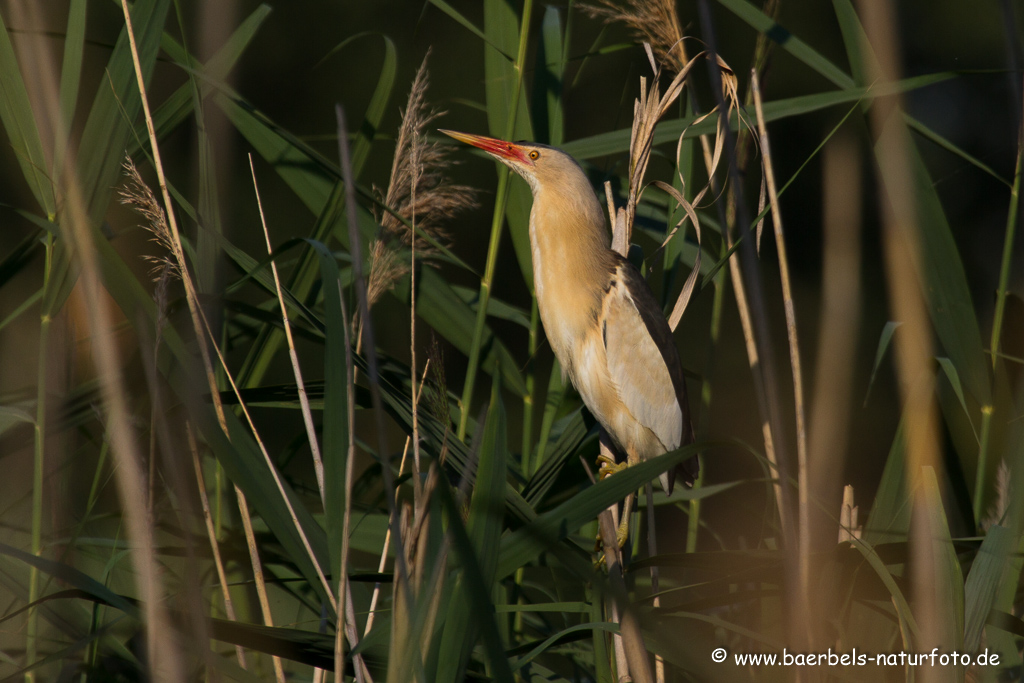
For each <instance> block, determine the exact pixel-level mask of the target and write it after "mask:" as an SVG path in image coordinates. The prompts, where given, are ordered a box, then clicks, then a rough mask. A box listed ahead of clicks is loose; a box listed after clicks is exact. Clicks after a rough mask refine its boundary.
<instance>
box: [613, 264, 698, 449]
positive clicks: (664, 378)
mask: <svg viewBox="0 0 1024 683" xmlns="http://www.w3.org/2000/svg"><path fill="white" fill-rule="evenodd" d="M631 268H632V266H630V265H629V264H627V263H623V264H622V265H620V267H619V268H618V269H617V271H618V272H617V274H616V277H615V278H614V282H615V284H614V285H613V286H612V287H610V289H609V291H608V293H607V295H606V297H605V301H604V309H605V310H604V321H605V328H604V330H603V333H604V342H605V353H606V354H607V358H608V372H609V373H610V375H611V378H612V381H614V382H615V383H616V385H618V388H619V394H620V397H621V399H622V401H623V403H625V405H626V407H627V408H628V409H629V411H630V412H631V413H632V414H633V417H634V418H636V419H637V420H638V421H639V422H640V423H641V424H642V425H644V426H645V427H647V428H648V429H650V430H651V431H652V432H654V434H655V436H657V437H658V440H659V441H661V443H662V445H664V446H665V448H666V449H668V450H672V449H675V448H678V447H679V445H680V443H681V441H682V436H683V434H682V433H683V413H682V408H681V407H680V405H679V400H678V398H677V391H676V386H675V383H674V382H673V378H672V376H671V374H670V373H669V368H668V365H667V364H666V361H665V358H664V355H663V353H662V350H661V349H660V348H659V347H658V344H657V343H656V342H655V338H654V337H652V332H651V330H650V329H649V324H648V322H647V321H645V318H650V317H651V316H642V315H641V313H640V310H638V305H639V306H647V307H648V308H649V307H651V306H653V307H654V310H655V312H656V313H657V315H659V316H661V322H664V327H665V329H664V330H656V331H655V334H656V336H657V337H658V338H659V339H660V340H661V341H662V343H664V341H665V340H664V339H663V338H664V337H665V334H659V333H662V332H664V333H668V335H669V336H668V342H669V343H671V332H670V331H669V329H668V323H667V322H665V321H664V316H663V314H662V313H661V311H660V310H659V309H658V308H657V304H656V303H655V301H654V298H653V295H652V294H651V293H650V290H648V289H646V287H647V285H646V283H645V282H644V281H643V279H642V277H641V276H640V274H639V273H635V272H634V273H629V272H627V269H631ZM641 286H642V287H643V288H644V289H642V290H641V289H640V287H641ZM645 299H650V301H646V300H645ZM637 300H639V301H637ZM672 353H673V356H674V357H675V353H674V349H673V351H672ZM676 364H677V365H678V361H677V363H676Z"/></svg>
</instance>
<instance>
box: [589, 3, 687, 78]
mask: <svg viewBox="0 0 1024 683" xmlns="http://www.w3.org/2000/svg"><path fill="white" fill-rule="evenodd" d="M599 3H600V4H598V5H583V10H584V11H585V12H586V13H587V14H589V15H590V16H591V18H597V17H601V18H602V19H604V21H605V23H606V24H610V23H612V22H616V21H621V22H622V23H623V24H625V25H626V26H628V27H629V28H630V29H632V31H633V36H634V37H635V38H637V39H638V40H640V41H645V42H648V43H650V44H651V49H653V50H654V54H655V55H656V56H657V58H658V61H659V62H661V63H662V64H664V65H665V66H666V67H668V68H669V69H672V70H673V71H679V70H681V69H682V68H683V67H684V66H686V64H687V62H688V61H689V59H687V56H686V49H685V47H684V45H683V38H684V37H685V36H684V35H683V30H682V26H681V25H680V23H679V14H678V12H676V2H675V0H626V4H624V5H620V4H618V3H616V2H614V0H599Z"/></svg>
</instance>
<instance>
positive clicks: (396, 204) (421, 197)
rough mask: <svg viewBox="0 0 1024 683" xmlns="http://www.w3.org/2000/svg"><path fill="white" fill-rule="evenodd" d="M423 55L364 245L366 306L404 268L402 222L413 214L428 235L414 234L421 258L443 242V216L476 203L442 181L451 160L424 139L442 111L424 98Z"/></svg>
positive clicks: (468, 192) (407, 237)
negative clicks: (373, 228)
mask: <svg viewBox="0 0 1024 683" xmlns="http://www.w3.org/2000/svg"><path fill="white" fill-rule="evenodd" d="M429 58H430V52H429V51H428V52H427V55H426V56H425V57H424V58H423V63H422V64H421V65H420V68H419V71H417V72H416V78H415V79H413V82H412V89H411V91H410V92H409V101H408V103H407V104H406V107H405V111H404V112H403V113H402V125H401V127H400V128H399V130H398V138H397V140H396V141H395V156H394V160H393V161H392V164H391V180H390V182H389V183H388V189H387V192H386V193H385V192H381V193H380V194H381V195H382V196H383V199H382V201H381V204H382V209H383V214H382V215H381V217H380V229H379V230H378V233H377V238H376V239H375V240H374V243H373V246H372V247H371V248H370V276H369V284H368V288H367V297H368V303H369V305H370V306H372V305H373V304H374V303H375V302H376V301H377V300H378V299H379V298H380V297H381V295H382V294H384V292H386V291H388V290H389V289H391V286H392V285H393V284H394V283H395V281H396V280H398V278H400V277H402V276H403V275H404V274H405V273H407V272H408V270H409V266H408V265H407V264H406V263H405V259H399V258H398V257H397V251H398V249H399V248H400V247H401V246H409V245H411V244H412V240H413V232H412V229H411V228H410V227H409V224H408V221H409V220H410V218H411V217H412V216H413V215H415V216H416V227H417V229H418V230H419V231H420V232H421V233H422V234H424V235H427V236H429V238H430V239H429V240H428V239H426V238H425V237H423V236H417V237H416V238H415V239H416V251H417V252H418V253H419V254H420V256H421V257H429V256H430V255H431V254H432V253H434V251H435V249H434V246H433V244H431V242H432V241H433V242H434V243H447V242H448V241H449V237H448V234H447V233H446V232H445V231H444V228H443V225H444V223H445V221H447V220H448V219H450V218H451V217H453V216H454V215H455V214H457V213H458V212H459V211H462V210H464V209H468V208H471V207H473V206H475V205H476V201H475V199H474V193H475V191H474V190H473V189H472V188H470V187H467V186H464V185H454V184H452V183H450V182H449V181H448V178H447V177H446V176H445V174H444V171H445V170H446V169H447V168H448V167H449V166H450V165H451V164H452V162H451V161H450V160H449V159H448V158H447V150H446V147H445V146H443V145H438V144H436V143H433V142H427V138H426V135H425V134H424V133H425V130H426V128H427V126H429V125H430V124H431V123H432V122H433V121H435V120H436V119H437V118H438V117H440V116H442V115H443V114H444V112H443V111H440V110H437V109H433V108H431V107H430V106H429V104H428V103H427V99H426V95H427V88H428V87H429V85H430V79H429V75H428V72H427V60H428V59H429Z"/></svg>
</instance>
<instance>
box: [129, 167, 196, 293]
mask: <svg viewBox="0 0 1024 683" xmlns="http://www.w3.org/2000/svg"><path fill="white" fill-rule="evenodd" d="M121 167H122V168H124V175H125V177H126V178H127V179H128V180H127V182H125V184H124V185H123V186H122V187H120V188H118V190H117V194H118V196H119V197H120V200H119V201H120V202H121V203H122V204H124V205H125V206H128V207H131V208H132V209H134V210H135V211H136V212H138V213H139V214H140V215H141V216H142V217H143V218H145V219H146V225H145V226H143V227H144V228H145V229H146V230H147V231H149V233H150V234H152V235H153V237H152V241H153V242H156V243H157V244H159V245H160V246H161V247H163V249H164V250H165V252H166V253H164V254H163V255H162V256H145V257H144V258H145V259H146V260H147V261H149V262H150V263H152V264H153V268H152V269H151V270H150V275H152V277H153V281H154V282H157V283H160V282H161V281H162V280H163V279H164V278H167V279H172V278H181V271H180V270H179V269H178V262H177V261H176V260H175V259H174V256H173V254H174V235H172V234H171V229H170V227H169V226H168V225H167V215H166V214H165V213H164V210H163V207H161V206H160V202H158V201H157V200H156V195H154V194H153V191H152V190H151V189H149V185H147V184H146V181H144V180H143V179H142V175H141V174H140V173H139V169H138V168H136V167H135V162H134V161H132V158H131V157H130V156H128V155H125V157H124V162H123V163H122V164H121ZM163 288H164V292H165V294H166V284H164V285H163Z"/></svg>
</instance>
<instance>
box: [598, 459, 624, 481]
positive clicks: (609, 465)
mask: <svg viewBox="0 0 1024 683" xmlns="http://www.w3.org/2000/svg"><path fill="white" fill-rule="evenodd" d="M597 462H599V463H600V464H601V467H600V468H599V469H598V470H597V478H598V479H599V480H601V481H603V480H604V479H605V477H609V476H611V475H613V474H615V473H616V472H621V471H622V470H624V469H626V468H627V467H629V463H628V462H615V458H613V457H612V456H610V455H604V454H603V453H602V454H601V455H599V456H597Z"/></svg>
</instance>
